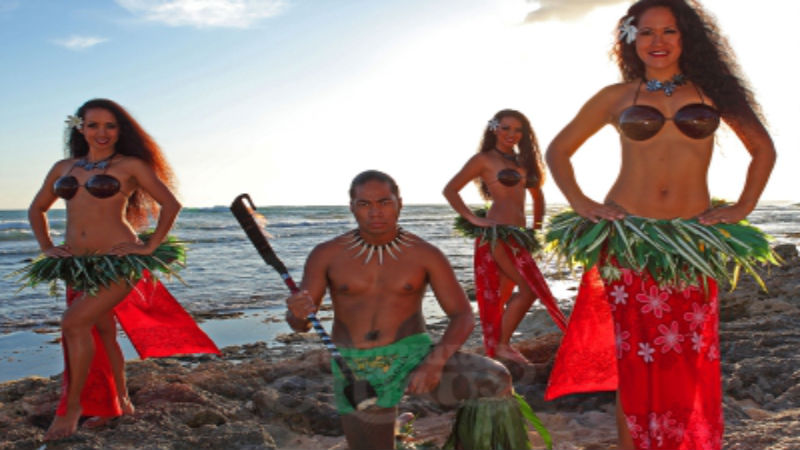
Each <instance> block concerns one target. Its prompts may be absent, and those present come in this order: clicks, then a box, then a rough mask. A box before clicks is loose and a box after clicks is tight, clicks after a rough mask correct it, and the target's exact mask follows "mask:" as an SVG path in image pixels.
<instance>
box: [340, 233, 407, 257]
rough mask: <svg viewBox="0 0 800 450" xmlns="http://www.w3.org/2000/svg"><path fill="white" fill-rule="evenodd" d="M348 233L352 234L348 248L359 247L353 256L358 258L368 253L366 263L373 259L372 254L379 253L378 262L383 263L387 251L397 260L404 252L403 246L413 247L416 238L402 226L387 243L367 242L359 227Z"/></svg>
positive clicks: (346, 243) (347, 243)
mask: <svg viewBox="0 0 800 450" xmlns="http://www.w3.org/2000/svg"><path fill="white" fill-rule="evenodd" d="M348 234H350V235H351V237H350V240H349V241H347V242H345V245H349V247H347V250H352V249H356V248H357V249H358V252H356V254H355V255H353V258H355V259H358V258H359V257H361V255H364V254H366V258H364V264H367V263H369V261H370V260H371V259H372V256H373V255H375V254H377V255H378V264H381V265H382V264H383V253H384V252H386V253H387V254H388V255H389V256H391V257H392V259H394V260H395V261H396V260H397V256H398V254H400V253H403V249H402V248H401V246H403V245H405V246H406V247H411V246H413V245H414V238H412V237H411V236H409V235H408V233H407V232H406V231H405V230H404V229H402V228H400V227H397V236H395V237H394V239H392V240H391V241H389V242H387V243H385V244H379V245H375V244H370V243H368V242H366V241H365V240H364V239H363V238H362V237H361V233H359V232H358V229H355V230H353V231H350V232H349V233H348Z"/></svg>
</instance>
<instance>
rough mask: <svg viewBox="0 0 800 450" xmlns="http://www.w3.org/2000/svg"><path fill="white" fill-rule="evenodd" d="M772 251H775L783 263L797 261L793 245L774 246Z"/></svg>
mask: <svg viewBox="0 0 800 450" xmlns="http://www.w3.org/2000/svg"><path fill="white" fill-rule="evenodd" d="M773 250H775V253H777V254H778V256H780V257H781V259H783V261H784V262H790V261H791V260H793V259H797V256H798V252H797V246H796V245H794V244H781V245H776V246H775V248H773Z"/></svg>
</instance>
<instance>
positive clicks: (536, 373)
mask: <svg viewBox="0 0 800 450" xmlns="http://www.w3.org/2000/svg"><path fill="white" fill-rule="evenodd" d="M777 250H778V251H779V253H780V254H781V255H782V256H783V258H784V259H785V263H784V265H783V266H781V267H777V268H771V269H770V270H769V271H766V272H765V273H764V279H765V281H766V283H767V287H768V292H766V293H765V292H761V291H760V290H759V289H758V286H757V285H756V284H755V282H753V281H752V280H750V279H749V278H744V279H742V280H741V281H740V284H739V287H738V289H737V290H736V291H734V292H727V291H726V292H723V293H722V294H721V325H720V333H721V341H722V362H723V365H722V370H723V392H724V408H725V423H726V431H725V445H724V448H726V449H754V448H763V449H797V448H800V352H798V351H797V348H798V344H800V331H799V330H800V259H798V256H797V248H796V247H795V246H794V245H783V246H780V247H778V248H777ZM442 329H443V325H442V324H432V325H431V326H430V327H429V331H430V332H431V334H432V335H434V336H437V335H438V334H439V333H441V331H442ZM560 337H561V336H560V333H557V332H555V328H554V326H553V325H551V324H550V323H549V319H547V318H546V316H545V314H544V313H542V312H539V311H537V312H532V313H530V314H528V316H527V317H526V319H525V320H524V322H523V323H522V325H521V327H520V329H519V336H518V337H516V338H515V342H516V343H517V345H518V346H519V348H520V350H521V351H522V352H523V353H524V354H525V355H526V356H527V357H528V358H529V359H530V360H531V361H533V362H534V363H535V364H534V365H533V366H532V367H528V368H527V369H526V370H517V371H515V372H516V373H515V376H516V379H515V388H516V390H517V391H518V392H519V393H521V394H522V395H524V396H525V398H526V399H527V400H528V402H529V403H530V404H531V405H532V406H533V408H534V410H535V411H536V412H537V414H538V415H539V417H540V418H541V419H542V421H543V422H544V423H545V425H546V426H547V428H548V429H549V430H550V432H551V434H552V436H553V442H554V448H556V449H587V450H588V449H613V448H616V431H615V425H614V420H613V407H614V403H613V394H612V393H597V394H583V395H574V396H568V397H566V398H562V399H558V400H556V401H553V402H545V401H544V400H543V393H544V388H545V384H546V382H547V377H548V375H549V370H550V367H551V365H552V359H553V356H554V353H555V350H556V349H557V347H558V344H559V341H560ZM279 339H281V340H283V341H285V342H286V343H287V345H286V346H284V347H275V346H272V347H270V346H268V345H267V344H266V343H263V342H260V343H255V344H248V345H242V346H229V347H225V348H224V349H223V356H222V357H221V358H218V357H209V356H198V357H181V358H165V359H151V360H146V361H130V362H129V365H128V370H127V372H128V376H129V388H130V394H131V398H132V399H133V402H134V404H135V405H136V408H137V409H136V413H135V414H134V415H132V416H124V417H121V418H119V419H116V420H115V421H113V422H112V423H111V424H109V425H108V426H106V427H105V428H102V429H99V430H88V429H85V428H81V429H80V430H79V431H78V433H76V434H75V435H74V436H72V437H71V438H69V439H66V440H64V441H61V442H53V443H48V444H47V445H46V446H44V447H43V442H42V441H41V438H42V436H43V434H44V431H45V429H46V427H47V426H48V424H49V423H50V421H51V420H52V417H53V412H54V410H55V405H56V402H57V400H58V394H59V388H60V383H61V380H60V377H59V376H53V377H49V378H43V377H28V378H23V379H19V380H15V381H8V382H5V383H2V384H0V436H2V438H0V439H2V440H1V441H0V450H11V449H14V450H24V449H34V450H35V449H40V448H46V449H133V448H137V449H153V450H156V449H159V450H160V449H192V450H198V449H223V448H224V449H242V450H244V449H248V450H255V449H345V448H347V446H346V443H345V440H344V437H343V436H342V430H341V425H340V423H339V419H338V416H337V414H336V411H335V409H334V407H333V401H332V393H331V378H330V370H329V359H328V355H327V353H326V352H325V351H324V350H322V348H321V346H320V345H319V343H318V341H317V338H316V336H314V335H312V334H293V335H281V336H279ZM465 348H466V349H467V350H468V351H474V352H481V351H482V349H481V345H480V331H479V329H477V328H476V331H475V332H473V335H472V336H471V338H470V340H469V342H468V343H467V344H466V345H465ZM400 411H401V412H405V411H410V412H413V413H414V414H415V415H416V420H415V421H414V422H413V423H412V425H411V427H410V428H411V430H410V433H404V434H402V435H401V439H402V442H401V444H402V445H403V446H405V448H438V446H440V445H441V444H442V443H443V442H444V440H445V439H446V438H447V435H448V433H449V429H450V425H451V423H452V422H451V421H452V415H453V411H447V410H443V409H441V408H439V407H438V406H436V405H433V404H431V403H427V402H425V401H423V400H420V399H416V398H412V397H405V398H404V400H403V401H402V402H401V404H400ZM530 435H531V441H532V442H533V444H534V448H544V443H543V441H542V440H541V438H539V436H538V435H536V433H535V432H531V433H530Z"/></svg>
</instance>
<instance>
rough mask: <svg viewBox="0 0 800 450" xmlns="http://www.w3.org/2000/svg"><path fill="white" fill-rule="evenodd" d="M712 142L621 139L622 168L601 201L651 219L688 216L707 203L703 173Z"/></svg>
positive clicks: (707, 162) (707, 193) (708, 198)
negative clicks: (633, 140)
mask: <svg viewBox="0 0 800 450" xmlns="http://www.w3.org/2000/svg"><path fill="white" fill-rule="evenodd" d="M712 145H713V142H712V141H710V140H709V142H680V141H678V142H674V141H673V142H670V143H668V145H662V144H659V145H656V144H651V145H649V146H643V145H642V144H635V143H631V142H625V140H624V139H623V154H622V167H621V168H620V173H619V176H618V177H617V180H616V181H615V182H614V185H613V186H612V187H611V189H610V190H609V192H608V194H607V195H606V198H605V202H606V203H609V204H616V205H618V206H620V207H621V208H623V209H624V210H625V211H626V212H627V213H629V214H632V215H636V216H641V217H651V218H654V219H674V218H676V217H680V218H684V219H689V218H692V217H695V216H697V215H698V214H700V213H702V212H703V211H705V210H707V209H708V208H709V206H710V195H709V191H708V183H707V179H706V173H707V169H708V164H709V163H710V157H711V146H712Z"/></svg>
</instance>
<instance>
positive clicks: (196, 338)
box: [27, 99, 216, 440]
mask: <svg viewBox="0 0 800 450" xmlns="http://www.w3.org/2000/svg"><path fill="white" fill-rule="evenodd" d="M67 127H68V128H67V153H68V157H67V159H64V160H61V161H59V162H57V163H56V164H55V165H54V166H53V167H52V169H50V172H49V173H48V174H47V176H46V178H45V180H44V183H43V185H42V187H41V189H40V190H39V192H38V193H37V194H36V197H35V198H34V199H33V202H32V203H31V206H30V208H29V210H28V218H29V221H30V224H31V229H32V230H33V233H34V235H35V236H36V239H37V241H38V243H39V246H40V248H41V250H42V252H43V253H44V257H43V258H41V259H39V260H37V261H35V262H34V264H32V267H31V268H29V271H28V274H27V278H28V283H29V284H35V283H36V282H39V281H52V278H53V277H59V278H61V279H64V280H65V281H66V282H67V285H68V287H67V289H68V292H67V303H68V307H67V310H66V311H65V312H64V315H63V317H62V320H61V330H62V334H63V345H64V357H65V365H66V368H65V371H64V386H63V390H64V392H63V396H62V399H61V404H60V405H59V407H58V410H57V412H56V417H55V418H54V419H53V422H52V424H51V425H50V428H49V429H48V430H47V433H46V434H45V439H46V440H52V439H60V438H64V437H67V436H69V435H71V434H73V433H74V432H75V431H76V429H77V426H78V421H79V419H80V417H81V416H82V415H92V416H97V417H95V418H93V419H90V421H88V423H87V425H95V426H98V425H102V424H103V423H104V422H105V421H106V420H108V418H110V417H113V416H118V415H120V414H132V413H133V412H134V407H133V404H132V403H131V401H130V398H129V396H128V391H127V387H126V385H125V374H124V358H123V355H122V352H121V350H120V347H119V344H118V343H117V340H116V323H115V320H114V311H115V307H117V306H118V305H120V304H121V302H123V300H124V299H126V298H127V297H136V300H135V301H138V302H140V303H147V305H145V306H147V308H144V309H153V310H154V312H155V310H160V311H162V312H164V311H167V312H166V316H167V317H171V318H172V319H174V322H173V323H174V325H176V326H177V330H184V329H185V327H186V321H187V320H188V322H191V326H189V331H186V332H182V331H178V334H177V335H174V336H172V338H174V339H175V340H176V341H182V342H183V343H190V345H188V346H187V348H189V349H192V348H194V349H195V350H199V351H216V348H215V347H214V345H213V343H211V342H210V341H209V340H208V338H207V336H205V335H204V334H203V333H202V332H201V331H200V330H199V329H197V328H196V325H194V323H193V322H192V320H191V318H190V317H189V316H188V315H187V314H186V312H185V311H183V310H182V309H181V308H180V306H178V305H177V303H175V302H174V299H172V297H171V296H169V294H168V293H167V292H166V290H165V289H164V288H163V286H161V285H159V284H155V283H153V282H152V281H150V276H151V275H150V274H149V272H148V270H146V269H147V268H151V269H152V268H153V267H154V266H153V265H152V264H151V263H152V262H153V261H152V260H153V259H157V258H152V257H150V256H149V255H152V254H153V253H154V252H157V251H161V252H162V253H164V252H163V247H161V246H160V245H161V244H162V242H163V241H164V240H165V238H166V237H167V232H168V231H169V230H170V228H171V227H172V225H173V223H174V222H175V218H176V217H177V215H178V212H179V210H180V208H181V205H180V203H179V202H178V200H177V199H176V198H175V196H174V195H173V193H172V188H173V176H172V172H171V170H170V168H169V166H168V165H167V162H166V160H165V158H164V156H163V154H162V152H161V150H160V149H159V147H158V145H157V144H156V143H155V142H154V141H153V139H152V138H151V137H150V136H149V135H148V134H147V133H146V132H145V131H144V130H143V129H142V128H141V126H140V125H139V124H138V123H137V122H136V121H135V120H134V119H133V118H132V117H131V116H130V114H128V112H127V111H125V110H124V109H123V108H122V107H121V106H119V105H118V104H116V103H114V102H113V101H110V100H105V99H94V100H90V101H88V102H86V103H85V104H84V105H83V106H81V107H80V108H79V109H78V111H77V113H76V114H75V116H69V117H68V119H67ZM59 197H61V198H62V199H63V200H64V202H65V204H66V230H65V235H64V243H63V244H59V245H56V244H55V243H54V242H53V240H52V239H51V237H50V230H49V227H48V221H47V214H46V213H47V211H48V210H49V209H50V207H51V206H52V205H53V204H54V203H55V201H56V200H58V198H59ZM148 213H149V214H151V215H154V216H157V217H158V221H157V224H156V227H155V230H154V231H153V232H152V234H150V235H149V238H148V239H147V240H146V242H143V241H142V240H140V239H139V237H138V236H137V233H136V231H135V230H137V229H139V228H142V227H143V226H145V225H147V222H148ZM159 249H160V250H159ZM169 253H170V252H167V254H169ZM173 253H174V252H173ZM178 253H180V252H178ZM178 253H174V254H175V255H176V256H177V255H178ZM90 255H93V256H90ZM93 258H94V259H93ZM169 263H170V261H166V262H165V261H162V262H161V263H159V264H157V266H159V265H160V266H165V264H169ZM43 267H45V268H49V270H37V269H41V268H43ZM162 268H164V269H166V267H162ZM137 282H138V285H137V287H136V288H135V289H133V286H134V285H135V284H136V283H137ZM78 289H79V290H78ZM129 303H130V302H129ZM164 305H167V306H166V308H165V307H164ZM120 306H121V307H124V308H125V310H126V311H129V312H130V313H129V314H128V315H129V316H130V317H133V320H132V321H131V322H132V327H131V328H132V329H134V328H135V329H136V330H137V333H134V334H139V335H144V336H150V337H151V339H150V340H148V339H145V340H144V343H143V344H142V345H140V346H137V349H139V350H142V349H144V351H145V354H146V355H152V354H154V353H155V354H158V353H159V349H158V347H159V345H158V344H157V343H154V342H153V339H152V336H153V335H154V334H158V333H157V331H156V330H154V329H153V327H152V323H158V321H156V322H148V321H146V320H144V321H140V320H139V319H140V318H141V319H145V316H146V314H141V313H140V312H137V311H138V309H137V308H136V307H135V305H132V304H125V305H120ZM175 306H177V309H176V308H175ZM117 313H118V315H119V314H120V313H119V312H117ZM120 319H122V318H121V317H120ZM137 322H138V326H133V325H136V324H137ZM148 324H149V325H148ZM123 326H124V324H123ZM192 327H194V329H192ZM197 333H199V334H197ZM131 337H132V338H133V336H131ZM165 337H166V336H161V339H160V340H161V341H164V340H165V339H164V338H165ZM155 340H156V341H158V340H159V339H158V338H156V339H155ZM132 341H133V339H132ZM134 343H136V342H134ZM90 368H91V370H90Z"/></svg>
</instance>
